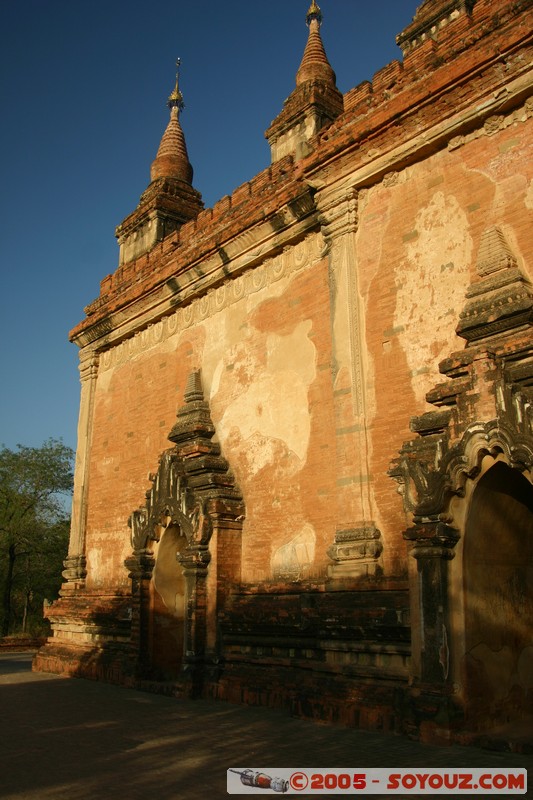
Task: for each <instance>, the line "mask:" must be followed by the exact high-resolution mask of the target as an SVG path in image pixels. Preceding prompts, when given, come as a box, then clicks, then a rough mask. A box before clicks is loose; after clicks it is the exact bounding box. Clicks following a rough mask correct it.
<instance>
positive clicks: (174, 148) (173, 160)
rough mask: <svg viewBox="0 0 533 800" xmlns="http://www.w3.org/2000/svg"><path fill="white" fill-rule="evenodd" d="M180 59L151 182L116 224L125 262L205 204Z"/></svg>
mask: <svg viewBox="0 0 533 800" xmlns="http://www.w3.org/2000/svg"><path fill="white" fill-rule="evenodd" d="M180 63H181V62H180V60H179V59H178V61H177V62H176V66H177V68H178V69H177V72H176V84H175V86H174V89H173V90H172V92H171V93H170V96H169V98H168V103H167V105H168V107H169V109H170V120H169V122H168V125H167V127H166V130H165V132H164V133H163V136H162V138H161V142H160V144H159V149H158V151H157V155H156V157H155V159H154V161H153V162H152V166H151V168H150V179H151V183H150V185H149V186H148V188H147V189H146V190H145V191H144V192H143V194H142V196H141V199H140V202H139V205H138V206H137V208H136V209H135V211H134V212H133V214H130V215H129V217H126V219H125V220H124V221H123V222H122V223H121V224H120V225H119V226H118V227H117V229H116V237H117V239H118V242H119V245H120V259H119V263H120V264H124V263H127V262H128V261H131V260H133V259H135V258H138V257H139V256H140V255H142V254H143V253H146V252H148V251H149V250H151V249H152V247H153V246H154V245H155V244H157V242H160V241H162V240H163V239H164V238H165V237H166V236H168V235H169V234H171V233H173V232H174V231H176V230H178V229H179V228H180V227H181V225H183V223H184V222H187V220H190V219H193V218H194V217H197V216H198V214H199V213H200V211H201V210H202V209H203V207H204V205H203V202H202V196H201V195H200V193H199V192H197V191H196V189H194V188H193V186H192V176H193V169H192V166H191V162H190V161H189V156H188V154H187V145H186V144H185V136H184V135H183V130H182V127H181V123H180V113H181V112H182V111H183V109H184V103H183V95H182V93H181V89H180V85H179V68H180Z"/></svg>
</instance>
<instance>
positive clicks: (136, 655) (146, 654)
mask: <svg viewBox="0 0 533 800" xmlns="http://www.w3.org/2000/svg"><path fill="white" fill-rule="evenodd" d="M154 564H155V558H154V555H153V553H152V552H151V551H150V550H148V549H146V548H141V549H135V550H134V551H133V554H132V555H131V556H130V557H129V558H127V559H126V561H125V562H124V565H125V567H126V568H127V569H128V570H129V576H128V577H129V578H130V580H131V638H130V658H131V673H132V675H133V677H134V678H137V679H141V680H142V679H143V678H147V677H149V676H150V669H151V666H152V665H151V663H150V654H151V648H150V642H149V637H150V581H151V579H152V574H153V571H154Z"/></svg>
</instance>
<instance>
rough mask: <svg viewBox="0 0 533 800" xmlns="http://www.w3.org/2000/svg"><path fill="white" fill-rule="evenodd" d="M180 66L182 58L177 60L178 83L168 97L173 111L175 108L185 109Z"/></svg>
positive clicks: (169, 105)
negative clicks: (181, 89)
mask: <svg viewBox="0 0 533 800" xmlns="http://www.w3.org/2000/svg"><path fill="white" fill-rule="evenodd" d="M180 66H181V58H178V59H177V61H176V85H175V86H174V90H173V91H172V93H171V94H170V96H169V98H168V103H167V105H168V107H169V108H170V110H171V111H172V109H173V108H176V109H177V110H178V112H179V111H183V109H184V108H185V103H184V102H183V95H182V93H181V91H180Z"/></svg>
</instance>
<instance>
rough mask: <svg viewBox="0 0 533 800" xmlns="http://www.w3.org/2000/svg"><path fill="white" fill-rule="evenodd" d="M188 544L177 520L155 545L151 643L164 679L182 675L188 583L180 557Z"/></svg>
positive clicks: (152, 658) (155, 666)
mask: <svg viewBox="0 0 533 800" xmlns="http://www.w3.org/2000/svg"><path fill="white" fill-rule="evenodd" d="M186 546H187V540H186V538H185V535H184V534H183V533H182V531H181V529H180V527H179V526H178V525H175V524H170V525H169V526H168V527H167V528H165V529H164V530H163V532H162V534H161V538H160V539H159V541H158V542H157V543H156V544H155V546H154V557H155V561H154V569H153V572H152V577H151V580H150V614H149V632H148V647H149V660H150V664H151V668H152V674H153V676H154V678H157V679H159V680H164V681H168V680H175V679H176V678H177V677H178V676H179V673H180V671H181V667H182V662H183V656H184V633H185V592H186V586H185V577H184V575H183V570H182V568H181V564H180V563H179V557H180V555H181V554H182V553H183V550H184V549H185V547H186Z"/></svg>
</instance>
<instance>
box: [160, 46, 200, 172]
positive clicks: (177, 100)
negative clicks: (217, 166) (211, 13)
mask: <svg viewBox="0 0 533 800" xmlns="http://www.w3.org/2000/svg"><path fill="white" fill-rule="evenodd" d="M180 64H181V60H180V59H179V58H178V60H177V62H176V66H177V68H178V70H177V72H176V85H175V87H174V90H173V91H172V92H171V94H170V96H169V98H168V103H167V105H168V107H169V109H170V121H169V123H168V125H167V128H166V130H165V132H164V134H163V138H162V139H161V144H160V145H159V150H158V151H157V155H156V157H155V161H154V162H153V163H152V167H151V169H150V177H151V179H152V181H155V180H156V179H157V178H178V179H179V180H181V181H185V183H188V184H192V176H193V169H192V166H191V163H190V161H189V156H188V154H187V145H186V144H185V136H184V135H183V130H182V128H181V125H180V121H179V114H180V111H183V109H184V108H185V104H184V102H183V95H182V93H181V91H180V88H179V67H180Z"/></svg>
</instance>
